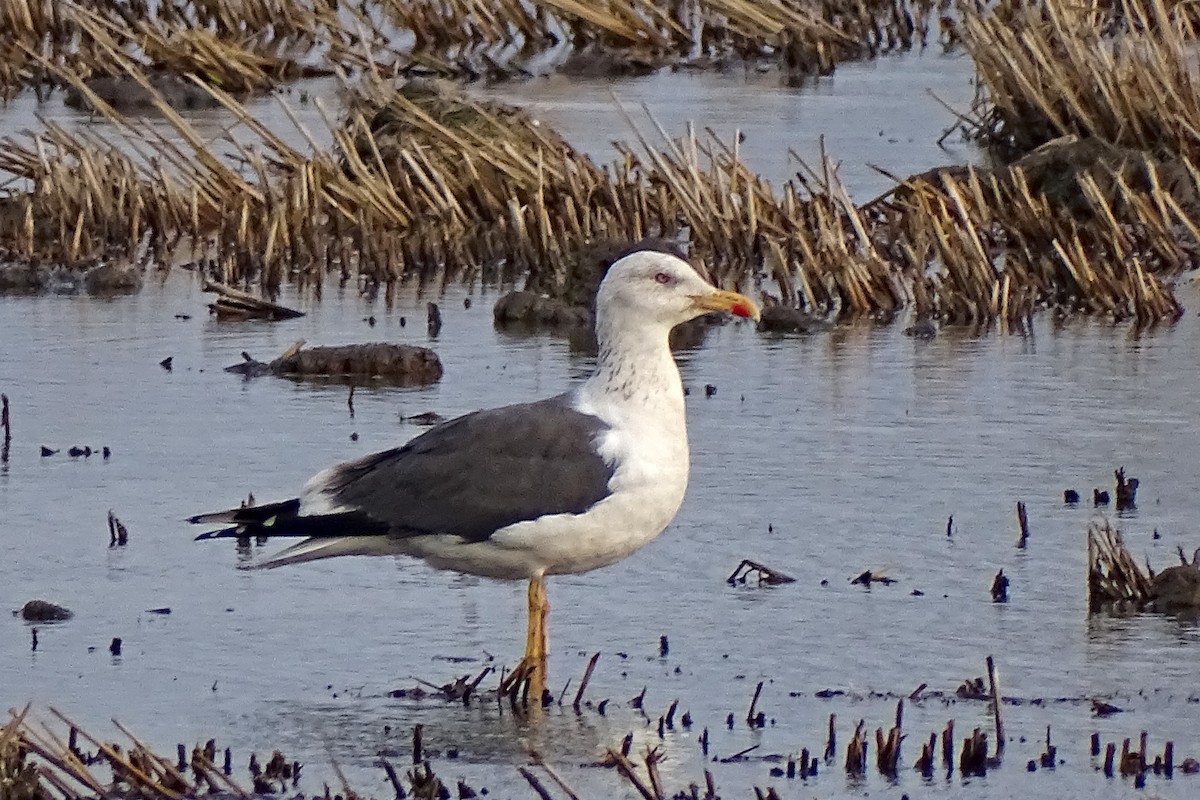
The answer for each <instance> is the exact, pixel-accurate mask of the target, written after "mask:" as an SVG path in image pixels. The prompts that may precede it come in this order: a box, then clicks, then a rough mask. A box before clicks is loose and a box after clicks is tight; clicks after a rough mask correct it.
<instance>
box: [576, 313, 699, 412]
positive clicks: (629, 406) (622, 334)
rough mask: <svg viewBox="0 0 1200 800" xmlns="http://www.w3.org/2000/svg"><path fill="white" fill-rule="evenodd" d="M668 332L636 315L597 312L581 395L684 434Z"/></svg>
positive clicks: (680, 386) (680, 390)
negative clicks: (591, 367)
mask: <svg viewBox="0 0 1200 800" xmlns="http://www.w3.org/2000/svg"><path fill="white" fill-rule="evenodd" d="M669 334H670V328H669V327H665V326H663V325H662V324H654V323H650V322H646V321H645V320H643V319H641V318H637V319H621V318H619V317H611V316H607V315H601V316H599V317H598V318H597V320H596V338H597V341H598V343H599V355H598V357H597V359H596V371H595V373H593V374H592V376H591V377H590V378H588V380H587V382H586V383H585V384H584V385H583V386H582V387H581V390H580V393H581V395H582V396H583V397H584V398H585V399H586V400H588V401H590V402H591V403H593V404H594V405H595V406H596V407H597V408H598V409H603V410H605V411H607V412H608V413H610V414H612V415H613V416H614V417H618V418H621V419H629V418H634V417H645V418H653V419H655V420H657V424H658V425H663V426H667V427H668V428H672V429H676V428H677V431H678V432H679V433H685V428H684V405H683V383H682V381H681V380H680V378H679V368H678V367H677V366H676V364H675V359H674V358H673V357H672V356H671V348H670V347H669V345H668V343H667V338H668V335H669ZM612 421H614V422H615V421H618V420H616V419H614V420H612ZM672 432H675V431H672Z"/></svg>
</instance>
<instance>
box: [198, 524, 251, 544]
mask: <svg viewBox="0 0 1200 800" xmlns="http://www.w3.org/2000/svg"><path fill="white" fill-rule="evenodd" d="M247 535H248V534H246V533H245V532H244V531H243V529H242V528H241V527H240V526H239V527H235V528H222V529H221V530H218V531H205V532H204V533H202V534H200V535H199V536H197V537H196V538H195V539H194V540H193V541H197V542H207V541H209V540H210V539H235V538H241V537H243V536H247Z"/></svg>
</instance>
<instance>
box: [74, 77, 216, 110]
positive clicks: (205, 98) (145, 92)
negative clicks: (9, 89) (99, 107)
mask: <svg viewBox="0 0 1200 800" xmlns="http://www.w3.org/2000/svg"><path fill="white" fill-rule="evenodd" d="M146 77H147V83H148V85H143V84H142V83H140V82H138V81H137V80H135V79H134V78H132V77H130V76H129V75H102V76H98V77H95V78H89V79H88V80H86V81H84V85H85V86H86V87H87V89H88V90H89V92H91V94H94V95H95V96H96V97H97V98H99V99H100V100H102V101H104V102H105V103H107V104H108V105H109V106H111V107H112V108H113V110H115V111H118V112H120V113H122V114H145V113H147V112H151V111H154V110H155V109H156V106H155V104H154V101H155V98H156V97H157V98H159V99H161V100H162V101H163V102H165V103H166V104H167V105H168V106H170V107H171V108H173V109H175V110H176V111H200V110H205V109H214V108H220V107H221V104H220V103H219V102H218V101H217V99H216V98H215V97H213V96H212V95H211V94H210V93H209V92H207V91H206V90H205V89H204V87H202V86H198V85H197V84H195V83H192V82H191V81H188V80H184V79H183V78H180V77H177V76H175V75H165V74H158V73H154V74H150V75H148V76H146ZM63 102H64V103H65V104H66V105H67V107H68V108H74V109H77V110H79V111H94V110H96V107H95V104H94V101H93V100H92V98H91V97H90V96H89V94H88V92H84V91H82V90H80V89H79V88H78V87H76V86H70V87H68V88H67V91H66V94H65V95H64V97H63Z"/></svg>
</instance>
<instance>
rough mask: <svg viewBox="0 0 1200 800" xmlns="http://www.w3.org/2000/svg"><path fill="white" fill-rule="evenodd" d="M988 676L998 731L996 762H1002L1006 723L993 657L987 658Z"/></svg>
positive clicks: (994, 719)
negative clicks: (1002, 711) (1001, 706)
mask: <svg viewBox="0 0 1200 800" xmlns="http://www.w3.org/2000/svg"><path fill="white" fill-rule="evenodd" d="M987 676H988V687H989V688H990V689H991V694H992V698H991V700H992V703H991V705H992V719H993V721H994V722H995V730H996V760H997V761H998V760H1000V758H1002V757H1003V756H1004V723H1003V722H1001V720H1000V686H999V683H998V681H997V680H996V662H995V660H994V659H993V658H992V657H991V656H988V657H987Z"/></svg>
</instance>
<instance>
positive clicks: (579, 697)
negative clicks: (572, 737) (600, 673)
mask: <svg viewBox="0 0 1200 800" xmlns="http://www.w3.org/2000/svg"><path fill="white" fill-rule="evenodd" d="M599 660H600V654H599V653H593V654H592V657H591V658H589V659H588V664H587V668H586V669H584V671H583V680H581V681H580V682H579V688H578V689H577V690H576V691H575V699H574V700H573V701H572V702H571V708H573V709H574V710H575V713H576V714H578V713H580V706H581V705H582V703H583V693H584V692H586V691H587V687H588V683H589V682H590V681H591V680H592V672H593V671H595V669H596V662H597V661H599Z"/></svg>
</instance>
